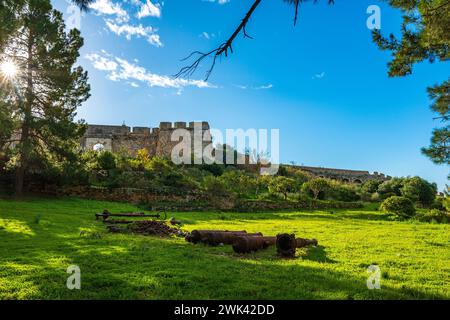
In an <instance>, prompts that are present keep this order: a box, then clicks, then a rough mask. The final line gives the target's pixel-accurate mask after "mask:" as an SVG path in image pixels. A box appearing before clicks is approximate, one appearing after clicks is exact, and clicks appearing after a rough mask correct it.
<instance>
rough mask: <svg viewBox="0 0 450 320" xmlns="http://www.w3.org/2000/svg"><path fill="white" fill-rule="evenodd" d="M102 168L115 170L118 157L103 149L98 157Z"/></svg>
mask: <svg viewBox="0 0 450 320" xmlns="http://www.w3.org/2000/svg"><path fill="white" fill-rule="evenodd" d="M97 161H98V166H99V169H100V170H106V171H108V170H113V169H115V168H116V157H115V156H114V154H113V153H111V152H109V151H102V152H100V154H99V155H98V158H97Z"/></svg>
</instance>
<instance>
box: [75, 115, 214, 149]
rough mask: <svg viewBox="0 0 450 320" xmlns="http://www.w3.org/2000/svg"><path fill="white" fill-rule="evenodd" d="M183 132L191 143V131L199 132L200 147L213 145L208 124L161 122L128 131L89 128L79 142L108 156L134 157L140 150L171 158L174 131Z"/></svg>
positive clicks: (124, 129) (99, 127) (176, 142)
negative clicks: (126, 153)
mask: <svg viewBox="0 0 450 320" xmlns="http://www.w3.org/2000/svg"><path fill="white" fill-rule="evenodd" d="M179 129H185V130H187V131H188V132H189V133H190V134H191V135H192V137H191V140H192V141H193V140H194V130H195V129H196V130H199V132H200V133H201V136H202V137H206V138H205V140H206V141H204V142H203V146H204V147H205V146H206V145H209V144H210V143H211V141H212V137H211V134H210V132H209V130H210V126H209V123H208V122H189V123H187V122H175V123H172V122H161V123H160V124H159V126H158V127H156V128H150V127H133V128H131V127H128V126H126V125H122V126H109V125H88V129H87V131H86V133H85V135H84V137H83V138H82V140H81V146H82V148H83V149H84V150H92V149H98V148H102V149H104V150H107V151H111V152H124V151H125V152H128V153H130V154H136V153H137V151H138V150H140V149H146V150H147V151H148V152H149V154H150V155H151V156H165V157H170V156H171V153H172V149H173V147H174V146H175V145H176V144H178V143H179V142H178V141H172V134H173V133H174V131H175V130H179Z"/></svg>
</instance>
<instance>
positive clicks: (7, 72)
mask: <svg viewBox="0 0 450 320" xmlns="http://www.w3.org/2000/svg"><path fill="white" fill-rule="evenodd" d="M0 71H1V74H2V75H3V76H4V77H6V78H8V79H13V78H15V77H16V75H17V71H18V70H17V66H16V64H15V63H14V62H12V61H4V62H2V63H1V64H0Z"/></svg>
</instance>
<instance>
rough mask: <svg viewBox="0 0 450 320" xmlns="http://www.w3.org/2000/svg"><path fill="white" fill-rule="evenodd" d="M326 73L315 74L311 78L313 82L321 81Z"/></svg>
mask: <svg viewBox="0 0 450 320" xmlns="http://www.w3.org/2000/svg"><path fill="white" fill-rule="evenodd" d="M325 75H326V73H325V72H321V73H319V74H315V75H314V76H313V77H312V78H313V80H320V79H323V78H324V77H325Z"/></svg>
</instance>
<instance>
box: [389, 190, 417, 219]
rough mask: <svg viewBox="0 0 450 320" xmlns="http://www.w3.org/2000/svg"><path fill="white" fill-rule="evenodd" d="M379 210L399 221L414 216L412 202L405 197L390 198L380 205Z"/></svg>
mask: <svg viewBox="0 0 450 320" xmlns="http://www.w3.org/2000/svg"><path fill="white" fill-rule="evenodd" d="M380 208H381V210H382V211H384V212H386V213H392V214H394V215H395V216H396V217H397V218H399V219H408V218H411V217H413V216H414V215H415V213H416V209H415V208H414V204H413V202H412V201H411V200H410V199H408V198H405V197H398V196H392V197H389V198H387V199H386V200H384V201H383V203H382V204H381V207H380Z"/></svg>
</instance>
